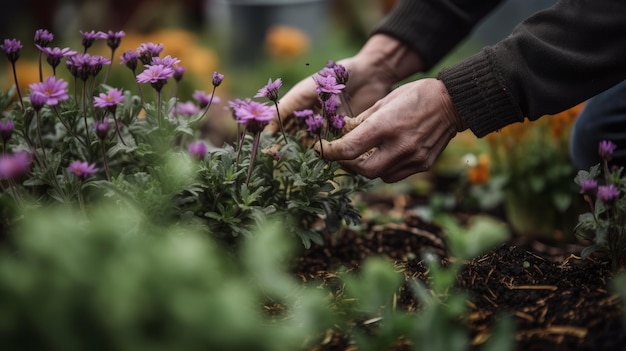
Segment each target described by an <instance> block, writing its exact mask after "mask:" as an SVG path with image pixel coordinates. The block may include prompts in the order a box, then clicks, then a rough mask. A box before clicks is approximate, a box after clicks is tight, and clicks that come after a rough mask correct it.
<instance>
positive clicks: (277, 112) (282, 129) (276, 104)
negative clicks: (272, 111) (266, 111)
mask: <svg viewBox="0 0 626 351" xmlns="http://www.w3.org/2000/svg"><path fill="white" fill-rule="evenodd" d="M274 106H275V107H276V116H277V117H278V125H279V126H280V132H281V133H282V134H283V139H285V143H288V142H289V141H287V135H286V134H285V128H284V127H283V121H282V120H281V118H280V111H278V102H277V101H274Z"/></svg>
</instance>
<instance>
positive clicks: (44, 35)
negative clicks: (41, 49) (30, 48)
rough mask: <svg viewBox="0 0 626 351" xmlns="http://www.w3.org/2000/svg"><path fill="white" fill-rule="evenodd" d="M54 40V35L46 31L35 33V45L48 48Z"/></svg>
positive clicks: (40, 30)
mask: <svg viewBox="0 0 626 351" xmlns="http://www.w3.org/2000/svg"><path fill="white" fill-rule="evenodd" d="M52 39H54V34H52V33H50V32H48V31H47V30H45V29H37V31H35V45H39V46H48V44H50V43H51V42H52Z"/></svg>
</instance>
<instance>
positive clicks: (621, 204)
mask: <svg viewBox="0 0 626 351" xmlns="http://www.w3.org/2000/svg"><path fill="white" fill-rule="evenodd" d="M603 165H604V167H602V168H601V164H597V165H595V166H593V167H591V168H590V169H589V171H585V170H581V171H579V172H578V174H577V175H576V178H575V179H574V181H575V182H576V184H578V185H581V186H582V185H583V183H584V182H586V181H594V182H597V183H598V184H600V183H602V184H604V185H600V186H604V187H607V186H614V187H615V189H616V190H617V191H619V193H618V195H617V197H616V198H614V199H611V200H609V201H607V200H606V199H602V198H601V197H600V196H597V193H596V192H595V191H597V190H594V191H592V192H591V193H583V197H584V199H585V201H586V202H587V204H588V205H589V212H586V213H583V214H581V215H580V216H579V218H578V225H577V226H576V228H575V230H576V235H578V236H579V237H580V238H581V239H583V240H585V241H586V242H589V243H590V245H589V246H587V247H585V248H584V249H583V250H582V252H581V256H583V257H586V256H588V255H590V254H592V253H593V252H595V251H601V252H604V253H606V254H608V256H609V259H610V260H611V264H612V267H613V269H614V270H618V269H619V268H621V267H623V266H624V265H625V264H626V253H625V252H624V250H626V197H624V196H623V194H625V193H626V176H623V175H622V173H623V170H624V169H623V167H614V168H612V169H609V167H608V164H607V162H606V161H603ZM601 169H603V171H601Z"/></svg>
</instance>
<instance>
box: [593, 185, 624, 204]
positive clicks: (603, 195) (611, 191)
mask: <svg viewBox="0 0 626 351" xmlns="http://www.w3.org/2000/svg"><path fill="white" fill-rule="evenodd" d="M619 194H620V191H619V190H617V188H616V187H615V185H614V184H609V185H600V186H599V187H598V199H600V200H602V201H603V202H605V203H610V202H612V201H613V200H615V199H617V197H618V196H619Z"/></svg>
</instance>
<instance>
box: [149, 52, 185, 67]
mask: <svg viewBox="0 0 626 351" xmlns="http://www.w3.org/2000/svg"><path fill="white" fill-rule="evenodd" d="M179 63H180V60H179V59H177V58H176V57H172V56H170V55H167V56H165V57H163V58H160V57H158V56H155V57H152V61H151V62H150V64H151V65H163V66H165V67H170V68H174V66H176V65H177V64H179Z"/></svg>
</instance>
